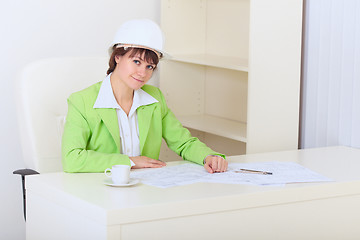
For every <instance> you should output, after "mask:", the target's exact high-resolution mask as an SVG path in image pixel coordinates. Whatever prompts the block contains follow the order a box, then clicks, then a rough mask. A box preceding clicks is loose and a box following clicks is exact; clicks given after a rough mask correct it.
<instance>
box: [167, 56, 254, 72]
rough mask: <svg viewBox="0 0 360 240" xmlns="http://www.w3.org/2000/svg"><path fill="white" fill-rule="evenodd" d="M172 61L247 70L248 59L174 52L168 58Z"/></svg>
mask: <svg viewBox="0 0 360 240" xmlns="http://www.w3.org/2000/svg"><path fill="white" fill-rule="evenodd" d="M170 60H172V61H178V62H184V63H194V64H200V65H205V66H211V67H218V68H226V69H231V70H236V71H243V72H248V70H249V67H248V60H247V59H242V58H236V57H224V56H216V55H208V54H187V55H182V54H175V55H172V57H171V58H170Z"/></svg>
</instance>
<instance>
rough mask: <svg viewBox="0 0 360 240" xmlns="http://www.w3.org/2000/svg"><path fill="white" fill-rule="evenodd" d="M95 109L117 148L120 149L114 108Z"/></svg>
mask: <svg viewBox="0 0 360 240" xmlns="http://www.w3.org/2000/svg"><path fill="white" fill-rule="evenodd" d="M95 110H96V111H97V113H98V114H99V115H100V117H101V119H102V120H103V122H104V124H105V126H106V127H107V129H108V130H109V132H110V134H111V136H112V137H113V139H114V141H115V143H116V146H117V148H118V149H119V150H121V145H120V130H119V123H118V118H117V114H116V110H115V109H113V108H96V109H95Z"/></svg>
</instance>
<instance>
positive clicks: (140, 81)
mask: <svg viewBox="0 0 360 240" xmlns="http://www.w3.org/2000/svg"><path fill="white" fill-rule="evenodd" d="M132 78H133V79H134V80H135V81H138V82H141V83H143V82H144V81H142V80H140V79H137V78H135V77H132Z"/></svg>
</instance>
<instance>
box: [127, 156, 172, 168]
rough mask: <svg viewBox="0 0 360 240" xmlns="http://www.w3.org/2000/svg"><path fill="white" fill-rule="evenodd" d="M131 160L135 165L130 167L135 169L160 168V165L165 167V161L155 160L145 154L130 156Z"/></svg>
mask: <svg viewBox="0 0 360 240" xmlns="http://www.w3.org/2000/svg"><path fill="white" fill-rule="evenodd" d="M130 159H131V161H133V162H134V163H135V166H133V167H132V168H134V169H136V168H161V167H165V166H166V163H164V162H162V161H160V160H155V159H152V158H148V157H145V156H136V157H130Z"/></svg>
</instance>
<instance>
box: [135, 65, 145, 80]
mask: <svg viewBox="0 0 360 240" xmlns="http://www.w3.org/2000/svg"><path fill="white" fill-rule="evenodd" d="M137 74H138V75H139V76H140V77H145V76H146V67H142V66H140V67H138V69H137Z"/></svg>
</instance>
